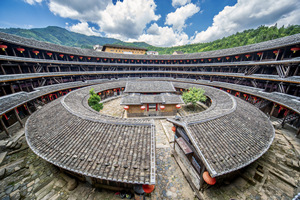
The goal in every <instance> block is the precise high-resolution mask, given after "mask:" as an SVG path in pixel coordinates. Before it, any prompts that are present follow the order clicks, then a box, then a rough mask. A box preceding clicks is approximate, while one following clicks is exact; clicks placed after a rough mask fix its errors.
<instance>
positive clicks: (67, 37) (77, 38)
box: [0, 26, 150, 49]
mask: <svg viewBox="0 0 300 200" xmlns="http://www.w3.org/2000/svg"><path fill="white" fill-rule="evenodd" d="M0 32H4V33H10V34H14V35H18V36H21V37H25V38H32V39H36V40H39V41H43V42H50V43H54V44H59V45H64V46H70V47H80V48H88V49H91V48H93V46H94V45H95V44H100V45H104V44H120V45H127V46H136V47H144V48H148V46H150V45H149V44H146V43H144V42H133V43H125V42H123V41H121V40H117V39H114V38H105V37H98V36H86V35H83V34H80V33H75V32H71V31H68V30H66V29H64V28H61V27H57V26H48V27H46V28H33V29H21V28H8V29H0Z"/></svg>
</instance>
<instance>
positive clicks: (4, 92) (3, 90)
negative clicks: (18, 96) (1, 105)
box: [1, 86, 7, 95]
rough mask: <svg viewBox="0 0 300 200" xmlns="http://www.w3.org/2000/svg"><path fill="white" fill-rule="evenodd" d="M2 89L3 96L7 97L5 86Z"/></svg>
mask: <svg viewBox="0 0 300 200" xmlns="http://www.w3.org/2000/svg"><path fill="white" fill-rule="evenodd" d="M1 89H2V92H3V94H4V95H7V94H6V91H5V89H4V87H3V86H2V87H1Z"/></svg>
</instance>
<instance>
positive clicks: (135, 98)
mask: <svg viewBox="0 0 300 200" xmlns="http://www.w3.org/2000/svg"><path fill="white" fill-rule="evenodd" d="M144 103H161V104H183V103H184V102H183V100H182V98H181V96H179V95H174V94H160V95H136V94H133V95H126V96H124V97H122V101H121V105H142V104H144Z"/></svg>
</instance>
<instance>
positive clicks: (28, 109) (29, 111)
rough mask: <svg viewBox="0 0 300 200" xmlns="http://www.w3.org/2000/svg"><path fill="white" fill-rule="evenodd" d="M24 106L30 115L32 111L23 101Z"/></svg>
mask: <svg viewBox="0 0 300 200" xmlns="http://www.w3.org/2000/svg"><path fill="white" fill-rule="evenodd" d="M25 106H26V108H27V111H28V113H29V115H31V114H32V112H31V110H30V108H29V107H28V104H27V103H25Z"/></svg>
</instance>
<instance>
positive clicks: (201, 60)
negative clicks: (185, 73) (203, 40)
mask: <svg viewBox="0 0 300 200" xmlns="http://www.w3.org/2000/svg"><path fill="white" fill-rule="evenodd" d="M201 61H203V59H201ZM194 62H197V60H194Z"/></svg>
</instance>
